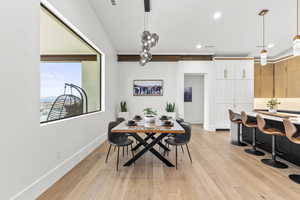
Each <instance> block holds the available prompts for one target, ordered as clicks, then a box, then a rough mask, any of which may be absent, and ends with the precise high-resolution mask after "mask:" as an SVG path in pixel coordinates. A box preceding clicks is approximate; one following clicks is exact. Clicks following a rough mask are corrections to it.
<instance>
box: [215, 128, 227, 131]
mask: <svg viewBox="0 0 300 200" xmlns="http://www.w3.org/2000/svg"><path fill="white" fill-rule="evenodd" d="M216 131H230V129H229V128H217V129H216Z"/></svg>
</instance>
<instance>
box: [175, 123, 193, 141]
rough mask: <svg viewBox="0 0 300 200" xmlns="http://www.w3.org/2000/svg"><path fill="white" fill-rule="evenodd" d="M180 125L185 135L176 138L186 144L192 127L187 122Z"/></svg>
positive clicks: (190, 135) (189, 138)
mask: <svg viewBox="0 0 300 200" xmlns="http://www.w3.org/2000/svg"><path fill="white" fill-rule="evenodd" d="M180 125H181V126H182V128H183V129H184V131H185V133H184V134H177V135H176V136H178V139H180V140H184V141H185V142H186V143H188V142H189V141H190V140H191V137H192V126H191V124H190V123H187V122H182V123H181V124H180Z"/></svg>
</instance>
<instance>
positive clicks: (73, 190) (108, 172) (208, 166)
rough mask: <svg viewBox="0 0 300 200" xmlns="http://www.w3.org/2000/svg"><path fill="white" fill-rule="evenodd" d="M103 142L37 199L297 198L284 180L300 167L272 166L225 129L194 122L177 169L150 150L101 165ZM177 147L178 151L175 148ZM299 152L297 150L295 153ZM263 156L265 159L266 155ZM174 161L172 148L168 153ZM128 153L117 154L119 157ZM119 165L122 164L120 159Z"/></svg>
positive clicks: (296, 189)
mask: <svg viewBox="0 0 300 200" xmlns="http://www.w3.org/2000/svg"><path fill="white" fill-rule="evenodd" d="M107 149H108V146H107V144H104V145H102V146H101V147H99V148H98V149H97V150H96V151H95V152H93V153H92V154H91V155H90V156H89V157H88V158H86V159H85V160H84V161H83V162H81V163H80V164H79V165H78V166H76V167H75V168H74V169H73V170H72V171H70V172H69V173H68V174H67V175H65V176H64V177H63V178H62V179H61V180H59V181H58V182H57V183H56V184H54V185H53V186H52V187H51V188H50V189H48V190H47V191H46V192H45V193H44V194H42V195H41V196H40V197H39V198H38V199H39V200H62V199H63V200H169V199H170V200H171V199H172V200H198V199H199V200H200V199H203V200H223V199H224V200H225V199H226V200H231V199H232V200H240V199H241V200H248V199H249V200H256V199H264V200H299V199H300V185H297V184H295V183H293V182H292V181H290V180H289V179H288V175H289V174H290V173H298V174H300V168H299V167H296V166H294V165H292V164H290V163H287V162H286V163H287V164H288V165H289V166H290V167H289V168H288V169H274V168H271V167H268V166H266V165H264V164H262V163H261V162H260V159H261V157H256V156H252V155H248V154H246V153H245V152H244V149H245V147H237V146H232V145H230V143H229V133H228V132H205V131H203V130H202V129H201V127H200V126H193V134H192V141H191V143H190V151H191V154H192V157H193V164H191V163H190V162H189V159H188V156H187V154H186V152H185V153H184V154H182V153H181V151H179V154H178V155H179V162H178V164H179V165H178V170H176V169H175V168H167V167H165V166H164V165H163V164H162V163H161V162H160V161H158V160H157V159H156V158H155V157H153V156H152V154H150V153H148V154H147V155H146V156H145V157H143V158H142V159H140V160H138V162H137V163H136V165H135V166H132V167H127V168H124V167H120V170H119V171H118V172H116V170H115V159H116V153H114V154H111V155H110V159H109V162H108V164H105V162H104V160H105V155H106V152H107ZM179 150H180V149H179ZM299 153H300V152H299ZM264 157H270V154H267V155H266V156H264ZM169 159H170V160H172V162H173V163H174V160H175V156H174V151H172V152H171V153H170V155H169ZM126 160H128V157H126V156H125V157H124V158H122V157H121V161H123V162H124V161H126ZM121 164H122V163H121Z"/></svg>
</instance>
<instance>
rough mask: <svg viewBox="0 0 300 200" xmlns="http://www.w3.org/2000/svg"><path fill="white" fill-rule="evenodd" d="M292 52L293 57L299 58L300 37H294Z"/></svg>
mask: <svg viewBox="0 0 300 200" xmlns="http://www.w3.org/2000/svg"><path fill="white" fill-rule="evenodd" d="M293 43H294V45H293V51H294V53H293V54H294V56H300V35H296V36H295V37H294V42H293Z"/></svg>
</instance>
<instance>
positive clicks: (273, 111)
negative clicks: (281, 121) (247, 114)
mask: <svg viewBox="0 0 300 200" xmlns="http://www.w3.org/2000/svg"><path fill="white" fill-rule="evenodd" d="M269 112H270V113H277V110H276V109H269Z"/></svg>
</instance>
